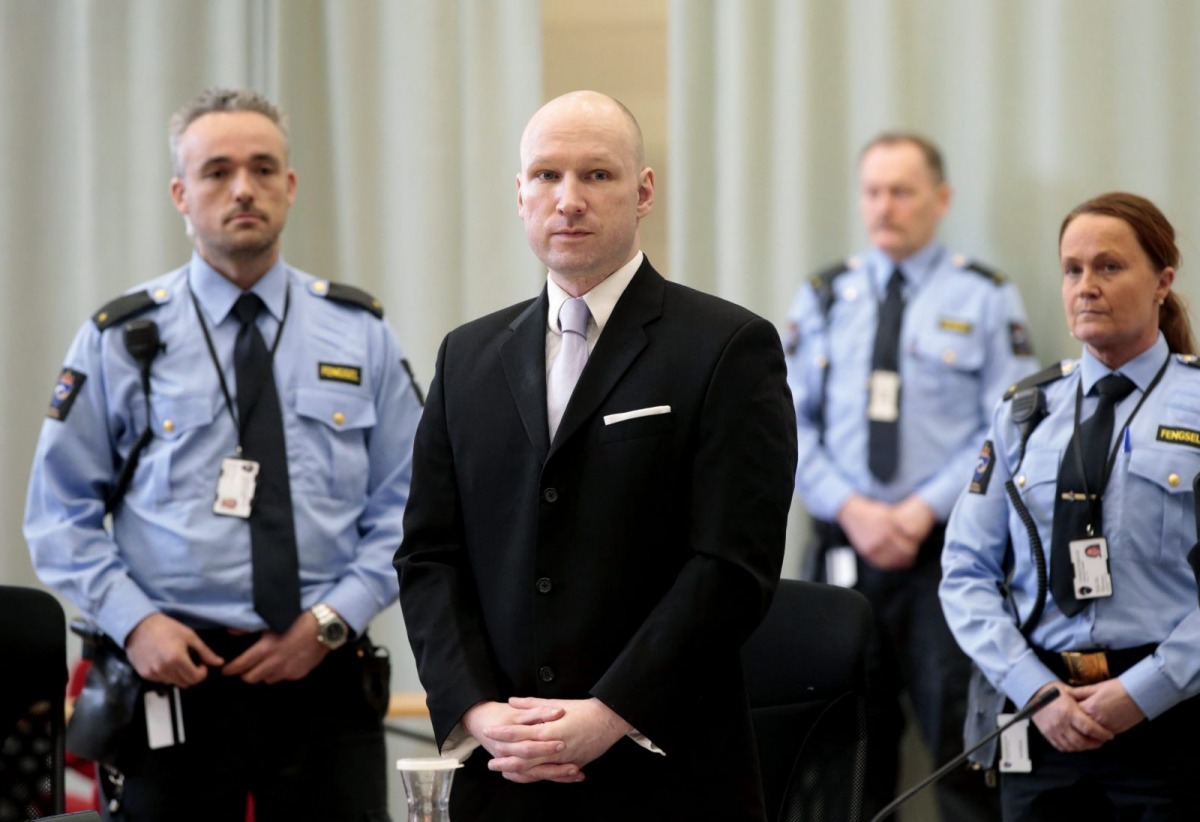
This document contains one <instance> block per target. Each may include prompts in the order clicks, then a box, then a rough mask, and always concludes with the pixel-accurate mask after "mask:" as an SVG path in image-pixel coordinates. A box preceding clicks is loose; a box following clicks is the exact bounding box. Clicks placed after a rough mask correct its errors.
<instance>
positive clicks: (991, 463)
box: [970, 440, 996, 494]
mask: <svg viewBox="0 0 1200 822" xmlns="http://www.w3.org/2000/svg"><path fill="white" fill-rule="evenodd" d="M995 467H996V449H995V448H994V447H993V446H992V441H991V440H985V441H984V443H983V447H982V448H980V449H979V457H978V458H977V459H976V460H975V473H974V475H972V477H971V485H970V491H971V493H972V494H986V493H987V489H988V485H989V484H990V483H991V481H992V469H993V468H995Z"/></svg>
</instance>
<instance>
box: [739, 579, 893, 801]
mask: <svg viewBox="0 0 1200 822" xmlns="http://www.w3.org/2000/svg"><path fill="white" fill-rule="evenodd" d="M873 630H874V620H873V617H872V615H871V606H870V605H869V604H868V603H867V600H866V598H865V597H863V596H862V595H861V594H859V593H858V592H857V591H853V590H850V589H847V588H838V587H835V586H832V585H825V584H823V583H818V582H801V581H799V580H782V581H781V582H780V583H779V590H778V591H777V592H776V594H775V599H774V601H773V602H772V603H771V609H770V611H769V612H768V614H767V617H766V619H764V620H763V623H762V625H760V626H759V627H758V629H757V630H756V631H755V632H754V634H752V635H751V636H750V639H748V640H747V641H746V644H745V646H744V647H743V648H742V664H743V667H744V668H745V672H746V692H747V695H748V697H749V700H750V713H751V718H752V720H753V723H754V734H755V738H756V741H757V745H758V756H759V760H760V766H761V769H762V781H763V793H764V795H765V797H766V803H767V818H768V819H771V820H777V821H778V822H802V821H803V822H809V821H810V820H821V822H859V820H861V819H862V812H863V786H864V779H865V772H866V763H867V712H866V711H867V709H866V661H865V660H866V647H867V640H868V638H869V637H870V635H871V631H873Z"/></svg>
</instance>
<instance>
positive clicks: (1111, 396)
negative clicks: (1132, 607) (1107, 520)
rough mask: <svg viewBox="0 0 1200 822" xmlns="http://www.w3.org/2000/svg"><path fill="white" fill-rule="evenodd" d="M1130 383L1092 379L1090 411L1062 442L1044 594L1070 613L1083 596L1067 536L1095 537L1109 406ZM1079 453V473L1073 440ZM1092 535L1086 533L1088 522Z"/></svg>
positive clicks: (1109, 439)
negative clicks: (1094, 398) (1093, 389)
mask: <svg viewBox="0 0 1200 822" xmlns="http://www.w3.org/2000/svg"><path fill="white" fill-rule="evenodd" d="M1133 389H1134V384H1133V381H1132V380H1130V379H1129V378H1128V377H1123V376H1121V375H1120V374H1109V375H1108V376H1107V377H1105V378H1104V379H1102V380H1100V381H1099V382H1098V383H1096V393H1097V394H1099V395H1100V399H1099V402H1097V403H1096V411H1095V413H1093V414H1092V416H1090V417H1089V418H1088V419H1086V420H1084V422H1083V424H1082V425H1080V426H1079V429H1078V431H1076V432H1075V434H1074V435H1073V436H1072V437H1071V441H1070V442H1068V443H1067V450H1066V451H1064V452H1063V458H1062V464H1061V465H1060V466H1059V468H1058V487H1057V488H1056V490H1055V494H1056V496H1055V500H1054V527H1053V530H1052V535H1053V536H1052V540H1051V543H1050V592H1051V593H1052V594H1053V595H1054V602H1055V603H1056V604H1057V605H1058V610H1060V611H1062V612H1063V613H1064V614H1066V615H1067V616H1075V614H1077V613H1079V612H1080V611H1081V610H1083V606H1084V605H1085V604H1086V603H1087V600H1085V599H1077V598H1076V596H1075V569H1074V566H1073V565H1072V563H1071V548H1070V544H1071V542H1072V540H1077V539H1086V538H1088V537H1091V536H1099V535H1100V527H1101V524H1102V523H1101V519H1102V516H1103V509H1102V505H1103V501H1104V487H1105V484H1106V481H1107V477H1105V468H1106V465H1107V463H1108V453H1109V446H1110V444H1111V442H1112V435H1113V420H1114V409H1115V408H1116V405H1117V403H1119V402H1120V401H1121V400H1123V399H1125V398H1126V397H1128V396H1129V393H1130V392H1131V391H1133ZM1077 437H1078V438H1079V446H1080V447H1081V449H1082V451H1083V477H1082V478H1081V477H1080V476H1079V460H1078V459H1077V458H1076V456H1075V440H1076V438H1077ZM1089 525H1090V526H1091V527H1092V528H1093V529H1094V530H1095V533H1094V534H1092V533H1088V526H1089Z"/></svg>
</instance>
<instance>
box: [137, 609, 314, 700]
mask: <svg viewBox="0 0 1200 822" xmlns="http://www.w3.org/2000/svg"><path fill="white" fill-rule="evenodd" d="M316 636H317V621H316V617H314V616H313V615H312V614H311V613H309V612H308V611H303V612H301V614H300V616H298V617H297V618H296V621H295V622H294V623H292V626H291V627H290V628H289V629H288V630H287V633H284V634H276V633H274V632H271V631H267V632H265V633H263V635H262V636H261V637H259V639H258V640H257V641H256V642H255V643H254V644H253V645H251V646H250V647H249V648H247V649H246V650H245V651H243V652H242V653H241V654H240V655H239V656H238V657H237V658H236V659H234V660H232V661H230V662H228V663H226V661H225V660H224V659H222V658H221V657H220V656H218V655H217V654H216V653H215V652H214V651H213V650H212V649H211V648H209V647H208V645H207V644H205V642H204V640H202V639H201V638H200V636H199V635H198V634H197V633H196V632H195V631H193V630H192V629H191V628H189V627H188V626H186V625H184V624H183V623H182V622H179V621H178V620H175V619H172V618H171V617H169V616H167V615H166V614H161V613H155V614H151V615H150V616H148V617H146V618H145V619H143V620H142V621H141V622H139V623H138V624H137V626H136V627H135V628H134V629H133V631H132V632H131V633H130V634H129V638H128V639H127V640H126V642H125V652H126V653H127V654H128V656H129V661H130V662H131V663H132V664H133V667H134V668H135V669H136V670H137V672H138V674H139V675H140V676H141V677H142V678H143V679H146V680H149V681H150V682H161V683H163V684H166V685H175V686H177V687H180V688H188V687H191V686H192V685H198V684H199V683H201V682H203V681H204V680H205V679H207V678H208V672H209V669H210V668H220V669H221V673H222V674H224V675H225V676H236V677H239V678H240V679H242V681H244V682H247V683H250V684H254V683H258V682H266V683H268V684H274V683H276V682H285V681H290V680H296V679H303V678H304V677H306V676H308V674H309V672H310V671H312V669H313V668H315V667H316V666H317V664H318V663H319V662H320V661H321V660H322V659H324V657H325V654H327V653H328V651H326V650H325V647H324V646H323V645H321V644H320V643H318V642H317V640H316Z"/></svg>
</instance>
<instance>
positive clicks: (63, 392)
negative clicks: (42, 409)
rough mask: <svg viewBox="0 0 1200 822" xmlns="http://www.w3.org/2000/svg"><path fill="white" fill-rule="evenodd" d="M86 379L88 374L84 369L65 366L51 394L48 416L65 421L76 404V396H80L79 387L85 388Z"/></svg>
mask: <svg viewBox="0 0 1200 822" xmlns="http://www.w3.org/2000/svg"><path fill="white" fill-rule="evenodd" d="M86 381H87V374H84V373H83V372H82V371H76V370H75V369H74V368H64V369H63V370H62V373H61V374H59V375H58V382H56V383H55V384H54V392H53V393H52V394H51V395H50V409H49V410H48V411H47V412H46V416H47V417H49V418H50V419H52V420H58V421H59V422H65V421H66V419H67V414H69V413H71V406H72V405H74V404H75V398H76V397H77V396H79V389H81V388H83V384H84V382H86Z"/></svg>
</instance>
